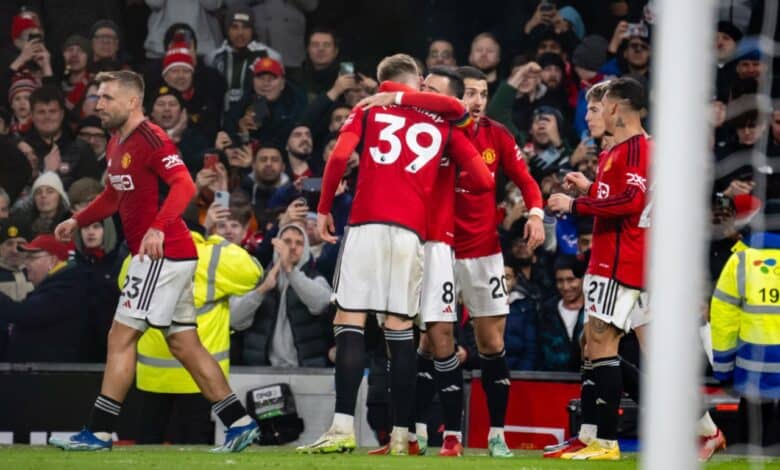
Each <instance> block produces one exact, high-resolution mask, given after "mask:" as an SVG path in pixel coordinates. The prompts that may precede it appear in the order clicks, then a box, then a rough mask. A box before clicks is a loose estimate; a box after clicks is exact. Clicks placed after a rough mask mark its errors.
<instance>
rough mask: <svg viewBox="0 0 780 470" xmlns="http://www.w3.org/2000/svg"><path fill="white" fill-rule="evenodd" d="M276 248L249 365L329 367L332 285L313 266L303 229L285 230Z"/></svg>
mask: <svg viewBox="0 0 780 470" xmlns="http://www.w3.org/2000/svg"><path fill="white" fill-rule="evenodd" d="M273 246H274V265H273V266H272V267H270V268H269V269H268V270H267V273H268V274H267V275H266V276H267V280H269V284H268V285H267V287H269V290H267V291H266V292H265V293H264V296H263V302H262V304H261V305H260V308H259V309H258V311H257V313H256V314H255V318H254V321H253V322H252V326H250V327H249V329H247V330H246V331H245V332H244V360H245V362H246V363H247V364H250V365H271V366H274V367H300V366H302V367H325V366H326V365H327V364H328V358H327V353H328V349H329V348H330V346H331V344H332V343H333V340H332V333H331V325H330V320H331V319H330V316H329V315H327V314H326V312H327V310H328V305H329V303H330V295H331V292H332V290H331V288H330V285H328V281H326V280H325V278H324V277H322V276H321V275H319V274H318V273H317V271H316V269H315V268H314V265H313V263H312V262H311V253H310V251H309V240H308V237H307V235H306V230H305V229H303V227H301V226H300V225H297V224H291V225H287V226H284V227H282V228H281V230H280V231H279V237H278V238H276V239H275V240H274V241H273ZM263 283H264V284H265V283H266V281H265V280H264V281H263ZM261 287H262V285H261Z"/></svg>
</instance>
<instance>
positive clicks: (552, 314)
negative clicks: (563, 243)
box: [537, 256, 585, 372]
mask: <svg viewBox="0 0 780 470" xmlns="http://www.w3.org/2000/svg"><path fill="white" fill-rule="evenodd" d="M554 270H555V286H556V288H557V290H558V293H557V295H556V296H555V297H553V298H550V299H548V300H546V301H545V302H544V303H543V304H542V309H541V312H540V315H539V323H538V336H537V338H538V342H537V344H538V347H539V363H538V365H539V369H540V370H549V371H559V372H576V371H578V370H579V369H580V365H581V360H582V359H581V358H582V352H581V351H580V336H581V335H582V330H583V325H584V321H585V296H584V294H583V290H582V278H583V276H584V274H585V263H583V262H582V261H580V260H578V259H577V258H575V257H573V256H561V257H559V258H558V259H557V260H556V261H555V266H554Z"/></svg>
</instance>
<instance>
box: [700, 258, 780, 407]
mask: <svg viewBox="0 0 780 470" xmlns="http://www.w3.org/2000/svg"><path fill="white" fill-rule="evenodd" d="M710 328H711V330H712V350H713V366H712V368H713V372H714V375H715V377H716V378H718V379H720V380H733V381H734V388H735V390H736V391H737V392H739V393H740V394H741V395H742V396H749V397H757V398H772V399H778V398H780V247H771V248H764V249H754V248H746V249H744V250H742V251H737V252H736V253H734V254H733V255H731V258H729V260H728V262H727V263H726V266H725V267H724V268H723V271H722V273H721V275H720V278H719V279H718V284H717V287H716V288H715V292H714V293H713V296H712V301H711V304H710Z"/></svg>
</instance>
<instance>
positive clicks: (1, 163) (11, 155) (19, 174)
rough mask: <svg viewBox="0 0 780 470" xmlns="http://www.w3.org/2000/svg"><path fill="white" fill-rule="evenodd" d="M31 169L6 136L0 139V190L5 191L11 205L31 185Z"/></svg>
mask: <svg viewBox="0 0 780 470" xmlns="http://www.w3.org/2000/svg"><path fill="white" fill-rule="evenodd" d="M31 178H32V168H30V162H29V161H28V160H27V158H26V157H25V156H24V154H23V153H22V152H21V151H20V150H19V149H17V148H16V145H14V144H13V141H12V140H11V139H9V138H8V137H6V136H2V137H0V188H3V189H5V191H6V192H7V193H8V195H9V196H10V197H11V204H13V203H14V202H15V201H16V199H17V198H18V197H19V195H20V194H21V192H22V191H23V190H24V188H25V187H27V185H29V184H31V181H30V179H31Z"/></svg>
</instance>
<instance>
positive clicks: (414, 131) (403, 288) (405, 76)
mask: <svg viewBox="0 0 780 470" xmlns="http://www.w3.org/2000/svg"><path fill="white" fill-rule="evenodd" d="M377 77H378V78H379V79H380V81H387V80H389V81H393V82H396V83H399V84H403V85H406V86H407V87H408V88H407V90H409V91H417V90H418V89H419V85H420V75H419V71H418V70H417V65H416V63H415V61H414V59H412V58H411V57H409V56H407V55H405V54H396V55H394V56H390V57H386V58H385V59H383V60H382V61H381V62H380V64H379V66H378V68H377ZM402 95H403V93H401V94H400V95H399V97H400V98H402ZM440 98H441V99H442V100H444V101H448V102H452V101H455V102H456V100H454V99H452V98H448V97H445V96H441V97H440ZM400 103H402V101H399V103H398V104H400ZM455 106H458V104H457V102H456V103H455ZM359 143H362V147H363V148H362V152H361V155H360V173H359V176H358V181H357V188H356V194H355V199H354V202H353V205H352V210H351V213H350V217H349V227H348V230H347V232H346V233H345V235H344V237H343V240H342V241H341V243H342V246H341V254H340V256H339V265H338V269H337V273H336V276H335V279H334V287H335V291H336V295H335V297H336V305H337V307H338V312H337V314H336V317H335V319H334V322H333V323H334V333H335V337H336V410H335V411H336V412H335V414H334V417H333V424H332V426H331V428H330V429H329V430H328V431H327V432H326V433H325V434H324V435H323V436H322V437H321V438H320V439H318V440H317V441H316V442H314V443H313V444H311V445H308V446H303V447H300V448H299V451H301V452H307V453H330V452H343V451H346V450H352V449H354V448H355V446H356V442H355V435H354V412H355V402H356V399H357V391H358V388H359V386H360V381H361V379H362V377H363V368H364V366H365V344H364V338H363V328H364V325H365V321H366V314H367V313H374V314H377V315H378V318H377V319H378V320H379V321H380V324H382V325H383V327H384V331H385V339H386V340H387V346H388V350H389V351H390V356H391V358H392V361H391V369H390V386H391V390H392V394H391V409H392V415H393V418H392V419H393V431H392V433H391V441H390V446H389V448H388V452H389V453H393V454H406V453H407V452H408V437H409V436H408V424H409V421H410V418H411V416H410V415H411V406H412V401H411V400H409V398H408V397H409V394H410V393H411V392H413V390H414V381H415V375H416V367H415V348H414V335H413V331H412V319H413V318H414V317H415V316H416V315H417V311H418V308H419V303H420V288H421V283H422V264H423V246H422V242H423V241H424V240H425V239H426V237H427V235H428V234H427V224H426V220H427V214H428V211H429V210H431V207H432V203H433V201H435V196H436V195H434V194H432V189H433V186H434V181H435V179H436V175H437V173H438V169H439V163H440V160H441V157H442V153H444V152H446V153H447V155H448V156H449V157H450V158H451V159H452V160H453V162H455V163H457V164H458V165H460V167H461V168H463V169H464V170H467V171H469V173H470V174H471V175H472V177H473V182H474V184H475V187H477V188H479V189H480V190H481V191H490V190H492V189H493V188H494V183H493V181H492V178H491V175H490V173H489V171H488V169H487V168H486V167H485V165H484V163H483V162H482V160H481V158H480V157H479V153H478V152H477V151H476V149H474V147H473V146H472V145H471V143H470V142H469V140H468V139H467V138H466V136H465V135H464V134H463V133H462V131H460V130H458V129H453V126H452V125H451V124H450V123H449V122H448V121H446V120H445V119H443V118H442V117H441V116H439V115H438V114H435V113H431V112H429V111H425V110H423V109H420V108H412V107H402V106H395V105H393V106H383V107H376V108H373V109H370V110H368V111H363V110H362V109H361V108H359V107H356V108H354V109H353V110H352V113H351V114H350V116H349V117H348V118H347V120H346V121H345V122H344V124H343V126H342V128H341V131H340V135H339V138H338V141H337V143H336V146H335V147H334V149H333V152H332V154H331V155H330V157H329V158H328V162H327V165H326V167H325V175H324V177H323V185H322V193H321V197H320V203H319V207H318V210H317V212H318V216H317V226H318V229H319V231H320V234H321V236H322V239H323V240H325V241H328V242H331V243H334V242H335V241H336V239H335V237H334V236H333V235H332V233H331V232H332V231H333V218H332V215H331V214H330V210H331V205H332V202H333V197H334V194H335V192H336V188H337V187H338V185H339V183H340V181H341V178H342V177H343V175H344V170H345V168H346V164H347V159H348V158H349V155H350V154H351V153H352V151H353V150H354V149H355V148H356V147H357V145H358V144H359Z"/></svg>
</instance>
